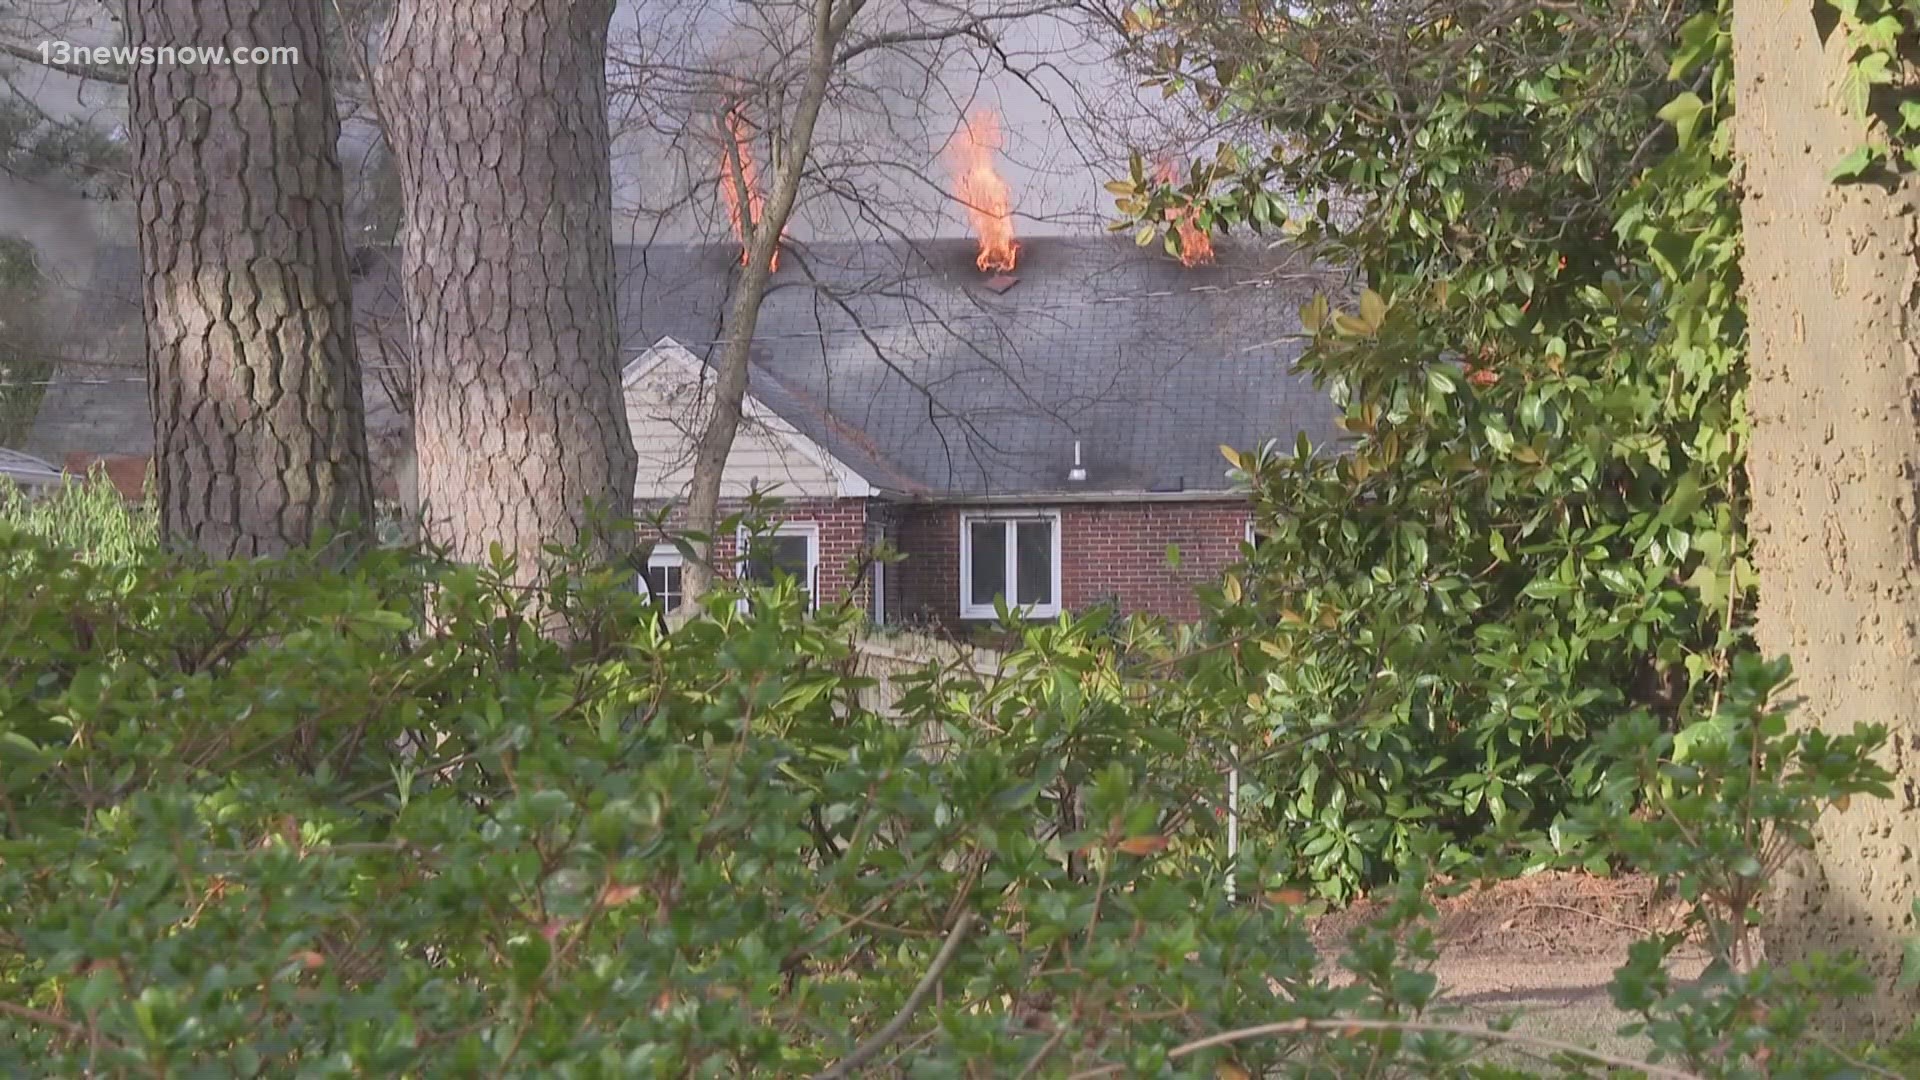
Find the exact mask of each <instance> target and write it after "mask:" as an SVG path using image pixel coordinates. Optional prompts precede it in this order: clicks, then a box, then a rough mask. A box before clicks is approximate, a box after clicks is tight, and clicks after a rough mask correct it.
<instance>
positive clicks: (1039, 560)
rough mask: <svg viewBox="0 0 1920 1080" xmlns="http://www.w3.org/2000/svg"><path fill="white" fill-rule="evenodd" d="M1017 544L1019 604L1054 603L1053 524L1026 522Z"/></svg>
mask: <svg viewBox="0 0 1920 1080" xmlns="http://www.w3.org/2000/svg"><path fill="white" fill-rule="evenodd" d="M1018 529H1019V532H1018V536H1017V537H1016V539H1015V541H1014V553H1013V554H1014V560H1015V566H1014V573H1015V575H1016V577H1015V580H1014V587H1015V590H1016V591H1017V592H1018V593H1019V598H1018V600H1017V601H1016V602H1017V603H1019V604H1021V605H1023V606H1024V605H1026V604H1051V603H1053V523H1052V522H1050V521H1023V522H1021V523H1020V524H1019V526H1018Z"/></svg>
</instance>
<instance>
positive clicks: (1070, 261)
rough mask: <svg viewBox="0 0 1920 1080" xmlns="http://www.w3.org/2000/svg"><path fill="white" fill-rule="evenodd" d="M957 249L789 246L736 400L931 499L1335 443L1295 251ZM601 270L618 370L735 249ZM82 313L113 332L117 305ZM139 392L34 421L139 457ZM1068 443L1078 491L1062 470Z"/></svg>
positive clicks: (699, 317) (697, 304)
mask: <svg viewBox="0 0 1920 1080" xmlns="http://www.w3.org/2000/svg"><path fill="white" fill-rule="evenodd" d="M974 250H975V249H974V246H973V243H972V241H970V240H935V241H917V242H912V243H908V242H900V243H894V244H886V245H874V246H857V245H853V244H839V243H835V244H810V245H807V246H806V247H804V248H800V247H794V248H790V249H789V250H787V251H786V252H784V253H783V255H782V261H781V266H780V270H779V272H778V273H777V274H776V275H775V279H774V287H773V289H772V290H771V291H770V292H769V293H768V295H767V298H766V301H765V303H764V305H763V306H762V309H761V312H760V322H759V329H758V333H757V334H756V337H755V343H754V347H753V364H754V367H753V371H752V376H751V380H750V389H751V392H752V393H753V394H754V396H755V397H757V398H758V399H759V400H760V401H761V402H762V403H763V404H764V405H766V406H767V407H768V408H770V409H772V410H774V411H775V412H777V413H779V414H780V415H781V416H782V417H784V418H785V419H786V420H787V421H788V422H789V423H791V424H793V425H794V426H795V427H796V428H798V429H799V430H801V431H802V432H804V433H805V434H806V435H807V436H808V437H810V438H812V439H813V440H814V441H816V442H818V443H820V444H821V445H823V446H825V447H826V448H827V449H828V450H830V451H831V452H833V453H834V455H835V456H836V457H839V458H840V459H841V460H842V461H844V462H846V463H847V464H848V465H849V466H850V467H852V468H853V469H854V470H855V471H857V472H859V473H861V474H862V475H863V476H865V477H866V478H867V479H868V480H869V481H870V482H871V483H873V484H874V485H875V486H877V487H880V488H882V489H886V490H891V491H895V492H902V493H908V494H922V495H935V496H946V497H960V498H964V497H971V496H1018V495H1022V494H1040V493H1058V492H1064V491H1085V492H1103V491H1104V492H1121V491H1125V492H1145V491H1172V490H1184V491H1188V492H1198V491H1226V490H1230V485H1229V484H1228V482H1227V480H1226V476H1225V470H1226V463H1225V462H1224V461H1223V460H1222V459H1221V457H1220V453H1219V450H1218V447H1219V445H1220V444H1222V443H1226V444H1229V445H1233V446H1237V447H1247V446H1252V445H1255V444H1257V443H1259V442H1262V441H1264V440H1266V439H1268V438H1279V439H1282V440H1284V441H1286V442H1288V443H1290V442H1291V441H1292V439H1293V437H1294V435H1295V434H1296V432H1301V431H1304V432H1306V433H1307V435H1308V436H1309V438H1310V439H1312V440H1313V441H1314V442H1315V443H1323V442H1330V441H1333V440H1335V439H1337V438H1338V437H1339V432H1338V430H1337V428H1336V427H1335V426H1334V423H1333V421H1334V419H1335V417H1336V412H1335V410H1334V408H1333V406H1332V404H1331V403H1330V401H1329V400H1328V398H1327V396H1326V395H1325V394H1324V393H1323V392H1321V391H1319V390H1316V389H1315V388H1314V387H1313V386H1312V385H1311V383H1310V382H1309V381H1308V380H1307V379H1306V378H1305V377H1304V376H1301V375H1298V374H1296V373H1294V372H1292V371H1291V363H1292V361H1293V360H1294V358H1295V357H1297V356H1298V355H1299V352H1300V349H1301V347H1302V341H1301V340H1300V336H1299V325H1298V314H1297V312H1298V309H1299V307H1300V305H1301V303H1303V302H1304V301H1305V300H1306V299H1307V297H1309V296H1310V295H1311V294H1312V293H1313V292H1314V291H1315V290H1316V289H1325V288H1328V287H1329V286H1330V284H1331V283H1330V281H1329V279H1328V275H1327V274H1326V273H1325V272H1324V271H1323V270H1321V269H1318V268H1316V267H1314V266H1312V265H1311V264H1309V262H1308V261H1307V260H1306V259H1304V258H1303V257H1302V256H1301V255H1299V254H1298V253H1297V252H1294V251H1291V250H1288V249H1285V248H1280V249H1270V248H1266V247H1263V246H1255V245H1252V244H1244V245H1236V244H1229V243H1224V242H1223V243H1222V244H1221V247H1220V255H1219V258H1218V260H1217V261H1216V262H1215V263H1214V264H1213V265H1208V266H1199V267H1193V268H1186V267H1182V266H1181V265H1180V264H1179V263H1178V262H1176V261H1175V260H1173V259H1171V258H1168V257H1167V256H1165V255H1164V254H1162V253H1160V252H1159V251H1158V250H1157V249H1141V248H1137V247H1135V246H1134V244H1133V242H1132V241H1131V239H1130V238H1126V237H1072V238H1069V237H1038V238H1025V239H1023V240H1022V247H1021V252H1020V266H1019V269H1018V270H1016V271H1015V272H1014V275H1013V276H1014V277H1016V278H1017V279H1018V281H1017V283H1015V284H1013V285H1012V286H1011V287H1010V288H1007V289H1006V290H1005V291H1004V292H998V291H995V289H993V288H989V287H988V284H989V282H990V279H991V276H990V275H987V274H983V273H981V272H980V271H979V270H977V269H976V268H975V266H974V264H973V256H974ZM616 258H617V263H618V283H617V297H618V302H619V313H620V336H621V344H622V353H623V358H628V359H630V358H631V357H633V356H635V355H637V354H638V353H640V352H641V351H643V350H645V349H646V348H648V347H649V346H652V345H653V344H655V343H657V342H658V341H659V340H660V339H661V338H663V337H671V338H673V339H674V340H675V341H677V342H678V343H679V344H681V345H683V346H685V347H686V348H687V349H688V350H689V351H691V352H692V353H693V354H694V355H695V356H696V357H699V358H701V359H703V360H708V361H710V362H715V361H717V360H718V357H719V352H720V346H719V343H718V340H717V339H718V338H719V337H720V327H721V322H722V318H723V316H724V314H725V302H726V295H727V291H728V289H729V287H730V286H731V284H732V282H733V280H734V278H735V276H736V275H737V274H738V272H739V265H738V259H739V253H738V248H737V247H735V246H732V245H654V246H651V247H646V248H638V247H635V248H623V249H620V250H619V251H617V252H616ZM396 262H397V257H396V256H395V255H394V254H392V253H390V252H382V253H375V254H372V255H370V256H364V257H363V258H362V260H361V264H362V266H363V267H364V269H365V272H364V274H363V276H362V277H361V278H360V279H359V281H358V283H357V285H356V298H357V303H358V304H359V305H360V311H359V312H357V313H356V317H357V318H359V319H362V320H364V321H365V322H366V323H367V324H368V325H372V326H385V325H387V324H388V320H390V319H391V317H392V315H393V313H394V311H395V310H397V305H398V289H397V287H396V286H395V284H394V280H395V263H396ZM116 263H117V265H116V269H119V268H122V267H125V266H127V265H129V264H131V263H132V253H131V252H122V253H121V254H120V257H119V260H116ZM115 277H116V275H115V274H114V273H111V272H109V273H103V274H102V275H100V280H101V281H102V282H109V281H112V280H115ZM119 280H122V281H125V280H128V279H126V278H125V277H120V278H119ZM131 280H134V281H137V277H135V278H133V279H131ZM100 291H102V292H105V291H107V290H106V289H105V288H102V289H101V290H100ZM133 295H136V296H137V293H134V294H133ZM132 313H133V315H134V320H133V321H134V324H135V326H136V327H137V323H138V319H137V308H134V309H132ZM90 321H91V322H94V323H95V324H97V326H96V329H100V328H110V327H111V326H112V325H113V324H114V323H115V322H120V323H124V321H125V313H124V312H123V313H122V315H121V316H120V317H119V318H117V319H116V318H115V317H114V316H112V314H111V313H110V312H108V311H106V310H104V309H101V310H96V312H95V314H94V316H93V317H92V319H91V320H90ZM96 336H97V335H96ZM387 336H389V337H392V336H393V335H391V334H390V333H389V334H388V335H387ZM133 342H134V344H135V346H136V349H135V351H134V352H132V353H131V355H132V357H133V358H135V359H137V357H138V352H137V342H138V339H137V337H136V338H134V339H133ZM366 382H367V383H368V385H369V387H371V386H372V385H373V384H374V383H375V382H376V380H375V379H374V378H373V377H372V376H371V375H369V376H368V378H367V379H366ZM54 389H55V390H58V389H59V388H54ZM98 389H99V390H102V391H104V390H105V389H106V388H104V387H102V388H98ZM109 397H112V398H115V401H112V402H110V401H107V400H105V399H107V398H109ZM145 397H146V391H145V386H144V384H137V385H124V384H123V386H122V388H121V389H119V390H118V391H117V393H116V394H107V393H97V394H94V395H93V396H90V397H80V396H70V397H63V396H61V395H58V394H56V393H52V392H50V393H49V395H48V398H47V400H46V404H45V406H44V407H43V411H42V423H41V425H40V428H42V429H45V428H49V427H50V426H54V427H57V426H59V425H62V424H71V423H76V422H78V423H83V424H84V426H89V427H94V428H96V429H103V428H104V429H105V431H104V432H102V433H100V434H97V435H96V437H95V441H99V440H100V439H104V438H106V437H108V436H109V435H111V436H113V437H114V438H115V439H116V440H118V441H119V442H121V443H123V444H124V445H126V446H129V447H131V446H134V445H135V444H138V445H139V446H140V447H142V448H143V449H138V450H136V449H122V448H120V447H118V446H115V447H99V446H94V447H87V448H86V449H91V450H94V451H96V452H115V453H133V452H149V451H150V443H151V434H150V432H148V431H147V428H148V426H149V424H148V421H147V418H146V411H145V409H146V401H145ZM76 408H79V409H81V410H83V411H85V412H87V413H88V414H89V416H88V418H87V419H86V420H85V421H82V420H81V418H79V417H75V416H74V415H73V413H74V410H75V409H76ZM129 412H131V413H132V414H133V415H134V417H135V419H136V422H135V423H133V425H132V426H130V427H129V426H125V425H126V424H127V419H126V414H128V413H129ZM49 413H55V414H56V415H53V416H49V415H48V414H49ZM36 434H39V430H38V429H37V430H36ZM1075 440H1078V441H1079V442H1080V444H1081V455H1082V462H1083V464H1084V465H1085V467H1086V469H1087V473H1088V477H1087V479H1086V481H1084V482H1081V483H1071V482H1069V481H1068V479H1067V470H1068V469H1069V468H1070V467H1071V465H1072V461H1073V444H1074V442H1075ZM47 449H48V450H61V451H64V450H66V449H69V448H67V447H57V448H56V447H48V448H47ZM43 452H46V451H43Z"/></svg>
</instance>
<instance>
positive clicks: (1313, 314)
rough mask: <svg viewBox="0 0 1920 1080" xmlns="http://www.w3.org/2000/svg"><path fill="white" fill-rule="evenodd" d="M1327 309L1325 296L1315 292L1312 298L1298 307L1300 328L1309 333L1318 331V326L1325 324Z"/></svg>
mask: <svg viewBox="0 0 1920 1080" xmlns="http://www.w3.org/2000/svg"><path fill="white" fill-rule="evenodd" d="M1328 309H1329V305H1328V303H1327V298H1326V297H1325V296H1323V295H1320V294H1317V293H1316V294H1315V295H1314V298H1313V299H1311V300H1309V301H1307V302H1306V303H1305V304H1304V305H1302V306H1301V308H1300V326H1301V328H1302V329H1304V330H1306V332H1307V333H1309V334H1317V333H1319V332H1320V328H1321V327H1323V326H1325V325H1327V311H1328Z"/></svg>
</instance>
